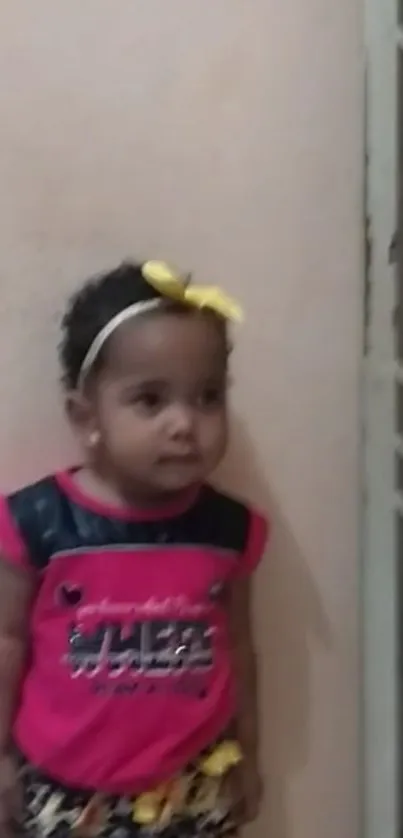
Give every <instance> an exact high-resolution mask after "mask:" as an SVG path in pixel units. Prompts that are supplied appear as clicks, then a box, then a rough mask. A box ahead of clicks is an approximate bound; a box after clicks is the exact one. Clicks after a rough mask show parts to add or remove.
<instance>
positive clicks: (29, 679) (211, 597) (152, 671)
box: [0, 262, 266, 838]
mask: <svg viewBox="0 0 403 838" xmlns="http://www.w3.org/2000/svg"><path fill="white" fill-rule="evenodd" d="M239 314H240V312H239V309H238V307H237V306H236V304H235V303H234V302H233V301H231V300H230V299H229V298H228V297H226V296H225V295H224V294H223V293H222V292H220V291H219V290H218V289H215V288H207V289H205V288H197V287H192V286H190V285H189V278H188V277H187V278H181V277H180V276H178V275H177V274H176V273H175V272H174V271H172V270H171V269H170V268H168V266H166V265H165V264H164V263H156V262H148V263H145V264H144V265H132V264H123V265H121V266H120V267H119V268H117V269H116V270H114V271H112V272H110V273H105V274H104V275H101V276H99V277H97V278H95V279H93V280H91V281H89V282H87V284H86V285H84V287H83V288H82V289H81V290H80V291H79V292H78V293H77V294H76V295H75V296H74V297H73V298H72V300H71V302H70V305H69V308H68V310H67V313H66V314H65V317H64V320H63V336H62V341H61V346H60V359H61V365H62V370H63V383H64V387H65V391H66V406H67V413H68V416H69V419H70V421H71V424H72V426H73V428H74V431H75V433H76V435H77V437H78V440H79V442H80V444H81V448H82V451H83V464H82V465H80V466H79V467H77V468H74V469H71V470H69V471H65V472H62V473H58V474H55V475H53V476H50V477H46V478H45V479H42V480H40V481H39V482H38V483H36V484H35V485H32V486H28V487H26V488H24V489H22V490H20V491H17V492H15V493H14V494H12V495H10V496H9V497H6V498H3V499H2V501H1V507H0V544H1V561H0V818H1V819H0V836H1V838H4V836H6V835H7V836H12V835H16V834H17V833H18V834H19V835H29V836H31V838H62V836H65V835H66V836H67V835H69V834H73V835H75V836H77V838H92V836H98V835H99V836H107V838H130V837H131V838H146V836H147V837H149V836H156V835H158V836H159V838H185V837H186V838H201V836H203V838H204V836H212V838H219V836H223V835H230V834H231V835H233V834H234V828H235V825H237V824H238V823H239V822H240V820H250V819H253V818H254V817H255V816H256V814H257V811H258V803H259V796H260V779H259V771H258V731H257V718H256V677H255V657H254V652H253V645H252V639H251V627H250V583H249V578H250V574H251V573H252V571H253V570H254V569H255V567H256V565H257V563H258V562H259V559H260V558H261V555H262V552H263V549H264V544H265V537H266V525H265V521H264V519H263V518H262V517H261V516H260V515H259V514H257V513H256V512H255V511H253V510H250V509H249V508H248V507H247V506H245V505H244V504H242V503H240V502H239V501H237V500H234V499H233V498H231V497H229V496H227V495H225V494H222V493H221V492H218V491H216V490H215V489H214V488H212V486H210V485H209V484H208V483H206V479H207V478H208V477H209V475H210V474H211V473H212V472H213V470H214V469H215V468H216V466H217V465H218V463H219V462H220V461H221V459H222V457H223V455H224V452H225V449H226V444H227V419H228V417H227V389H228V355H229V341H228V333H227V322H228V320H230V319H236V318H237V317H239ZM236 742H238V743H239V746H240V750H237V744H236ZM240 754H242V760H241V761H240ZM235 765H236V766H237V767H236V768H234V766H235ZM230 768H232V769H233V770H231V771H229V769H230ZM229 779H230V783H229V782H228V780H229Z"/></svg>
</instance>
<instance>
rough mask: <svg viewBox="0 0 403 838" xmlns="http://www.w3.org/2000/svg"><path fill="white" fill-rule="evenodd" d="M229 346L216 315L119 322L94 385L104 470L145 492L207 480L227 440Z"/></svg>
mask: <svg viewBox="0 0 403 838" xmlns="http://www.w3.org/2000/svg"><path fill="white" fill-rule="evenodd" d="M226 397H227V350H226V345H225V339H224V334H223V332H222V331H221V330H220V328H219V326H218V324H217V322H216V321H215V320H214V318H212V317H210V316H206V315H205V314H203V313H198V312H195V313H189V314H177V313H163V314H161V313H158V314H155V315H154V316H145V317H144V318H137V319H136V320H134V321H128V322H127V323H126V324H124V325H122V326H121V327H120V328H119V329H118V330H117V332H116V334H114V335H113V336H112V337H111V339H110V341H109V342H108V345H107V347H106V352H105V360H104V365H103V367H102V369H101V370H100V371H99V373H98V374H97V376H96V378H95V380H94V382H93V387H92V395H91V398H90V412H91V421H90V423H89V424H91V429H92V431H94V430H96V431H97V432H98V435H99V440H100V441H99V445H98V447H97V449H96V450H95V452H94V455H95V457H99V459H100V465H102V467H103V469H104V472H105V474H106V473H107V471H108V470H109V472H110V475H111V476H113V477H114V479H115V480H116V481H119V482H120V483H121V485H122V486H126V487H127V490H128V491H131V490H133V492H136V491H137V492H143V493H144V496H150V497H153V496H157V495H163V494H167V493H175V492H178V491H182V490H184V489H187V488H190V487H191V486H192V485H194V484H195V483H198V482H200V481H201V480H203V479H204V478H206V477H207V475H209V474H210V473H211V472H212V471H213V470H214V469H215V467H216V466H217V465H218V463H219V462H220V460H221V458H222V457H223V454H224V452H225V448H226V444H227V403H226V402H227V398H226Z"/></svg>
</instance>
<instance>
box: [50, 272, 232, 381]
mask: <svg viewBox="0 0 403 838" xmlns="http://www.w3.org/2000/svg"><path fill="white" fill-rule="evenodd" d="M158 297H161V294H159V292H158V291H157V290H155V289H154V288H153V287H152V286H151V285H149V284H148V283H147V282H146V281H145V279H144V277H143V274H142V264H136V263H132V262H122V264H121V265H119V266H118V267H117V268H115V269H114V270H111V271H106V272H105V273H101V274H98V275H97V276H95V277H93V278H91V279H89V280H88V281H87V282H86V283H84V285H83V286H82V287H81V288H80V289H79V290H78V291H77V292H76V293H75V294H73V296H72V297H71V298H70V300H69V302H68V305H67V309H66V312H65V314H64V316H63V319H62V323H61V331H62V336H61V340H60V344H59V359H60V364H61V368H62V382H63V385H64V387H65V388H66V389H67V390H74V389H75V388H76V387H77V384H78V381H79V377H80V371H81V367H82V364H83V361H84V359H85V356H86V354H87V352H88V350H89V348H90V346H91V344H92V342H93V341H94V340H95V338H96V336H97V335H98V334H99V332H100V331H101V329H103V328H104V326H106V324H107V323H109V322H110V320H112V318H113V317H115V315H116V314H119V312H121V311H123V309H125V308H128V306H130V305H132V304H133V303H137V302H143V301H146V300H152V299H155V298H158ZM167 305H168V306H169V308H170V309H171V310H172V309H174V310H176V311H178V312H181V313H184V312H185V313H186V312H189V308H188V307H187V306H183V305H181V304H180V303H174V302H172V303H171V304H169V303H167ZM210 314H211V312H210ZM213 316H214V317H215V319H216V321H217V323H218V324H219V326H220V328H221V330H222V331H223V336H224V339H225V346H226V349H227V351H228V347H227V330H226V324H225V321H224V320H222V319H221V318H220V317H218V316H217V315H213ZM99 362H100V363H101V362H102V352H101V354H100V358H99Z"/></svg>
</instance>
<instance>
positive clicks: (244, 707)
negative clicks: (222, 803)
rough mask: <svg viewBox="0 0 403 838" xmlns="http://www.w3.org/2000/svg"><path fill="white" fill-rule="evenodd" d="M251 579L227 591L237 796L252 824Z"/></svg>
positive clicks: (255, 781)
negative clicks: (239, 756)
mask: <svg viewBox="0 0 403 838" xmlns="http://www.w3.org/2000/svg"><path fill="white" fill-rule="evenodd" d="M251 588H252V584H251V578H250V577H248V576H244V577H242V578H237V579H235V580H233V582H232V583H231V586H230V591H229V617H230V626H231V632H232V655H233V662H234V667H235V675H236V679H237V688H238V715H237V719H236V733H237V737H238V741H239V744H240V746H241V749H242V751H243V757H244V759H243V763H242V765H241V768H240V772H239V774H238V777H237V780H238V783H237V784H238V786H239V787H238V789H237V792H238V794H239V796H240V798H241V800H240V803H241V807H242V810H243V812H242V814H243V816H244V818H245V820H247V821H251V820H254V819H255V818H256V817H257V815H258V811H259V805H260V798H261V792H262V787H261V779H260V771H259V711H258V678H257V662H256V652H255V647H254V642H253V631H252V619H251V601H252V591H251Z"/></svg>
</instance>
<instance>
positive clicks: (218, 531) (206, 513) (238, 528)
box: [196, 484, 270, 571]
mask: <svg viewBox="0 0 403 838" xmlns="http://www.w3.org/2000/svg"><path fill="white" fill-rule="evenodd" d="M196 508H198V514H199V515H200V516H201V518H202V519H204V522H205V526H206V527H207V528H208V530H209V531H210V532H213V533H214V541H215V543H216V544H217V543H218V544H219V543H220V541H221V542H222V546H223V547H225V548H227V549H230V550H233V551H235V552H236V553H238V554H239V555H240V557H241V562H240V568H241V569H244V570H246V571H252V570H254V569H255V567H256V566H257V564H258V563H259V561H260V559H261V557H262V555H263V553H264V550H265V547H266V544H267V541H268V536H269V532H270V524H269V520H268V517H267V515H266V514H265V513H263V512H262V511H260V510H258V509H257V508H256V507H254V506H253V505H251V504H249V503H248V502H247V501H244V500H241V499H240V498H238V497H236V496H235V495H232V494H230V493H228V492H224V491H221V490H220V489H218V488H216V487H214V486H212V485H211V484H209V485H207V486H206V487H205V488H204V490H203V492H202V493H201V495H200V498H199V502H198V505H197V506H196Z"/></svg>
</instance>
